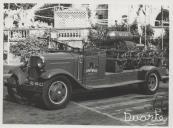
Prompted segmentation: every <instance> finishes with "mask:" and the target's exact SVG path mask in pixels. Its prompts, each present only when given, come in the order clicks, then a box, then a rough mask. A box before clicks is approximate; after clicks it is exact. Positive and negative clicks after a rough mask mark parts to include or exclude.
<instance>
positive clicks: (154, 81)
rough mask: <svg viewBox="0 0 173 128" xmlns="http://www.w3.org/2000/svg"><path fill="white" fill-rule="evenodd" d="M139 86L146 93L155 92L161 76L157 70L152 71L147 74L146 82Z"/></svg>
mask: <svg viewBox="0 0 173 128" xmlns="http://www.w3.org/2000/svg"><path fill="white" fill-rule="evenodd" d="M139 88H140V89H141V91H143V92H144V93H146V94H155V93H156V91H157V90H158V88H159V76H158V74H157V72H155V71H152V72H150V73H149V74H148V76H147V79H146V82H145V83H144V84H142V85H139Z"/></svg>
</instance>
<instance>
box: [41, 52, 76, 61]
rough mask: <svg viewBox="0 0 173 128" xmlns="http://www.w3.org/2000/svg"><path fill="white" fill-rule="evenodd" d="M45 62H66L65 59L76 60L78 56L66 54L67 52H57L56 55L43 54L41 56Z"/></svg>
mask: <svg viewBox="0 0 173 128" xmlns="http://www.w3.org/2000/svg"><path fill="white" fill-rule="evenodd" d="M42 56H43V57H44V59H45V60H66V59H76V58H78V57H79V55H78V54H74V53H68V52H57V53H45V54H42Z"/></svg>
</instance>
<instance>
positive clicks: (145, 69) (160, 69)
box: [140, 66, 168, 80]
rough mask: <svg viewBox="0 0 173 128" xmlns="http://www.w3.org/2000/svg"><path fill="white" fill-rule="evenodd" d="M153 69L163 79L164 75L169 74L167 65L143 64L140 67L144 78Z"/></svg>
mask: <svg viewBox="0 0 173 128" xmlns="http://www.w3.org/2000/svg"><path fill="white" fill-rule="evenodd" d="M151 71H156V72H157V73H158V75H159V78H160V79H161V80H162V78H163V77H165V76H168V74H167V71H166V67H155V66H142V67H141V68H140V72H141V76H143V79H146V77H147V75H148V73H150V72H151ZM142 74H143V75H142Z"/></svg>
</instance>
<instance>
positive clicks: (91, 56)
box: [84, 50, 99, 83]
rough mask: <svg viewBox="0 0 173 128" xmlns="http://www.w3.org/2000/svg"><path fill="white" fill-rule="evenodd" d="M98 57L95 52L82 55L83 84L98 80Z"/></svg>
mask: <svg viewBox="0 0 173 128" xmlns="http://www.w3.org/2000/svg"><path fill="white" fill-rule="evenodd" d="M98 73H99V56H98V53H97V52H94V51H90V50H89V51H86V53H85V55H84V83H86V82H87V81H90V80H94V79H98Z"/></svg>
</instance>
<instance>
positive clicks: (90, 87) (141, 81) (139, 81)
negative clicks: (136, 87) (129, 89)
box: [87, 80, 145, 89]
mask: <svg viewBox="0 0 173 128" xmlns="http://www.w3.org/2000/svg"><path fill="white" fill-rule="evenodd" d="M143 82H145V81H144V80H132V81H126V82H119V83H115V84H103V85H87V88H88V89H97V88H111V87H117V86H124V85H130V84H139V83H143Z"/></svg>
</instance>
